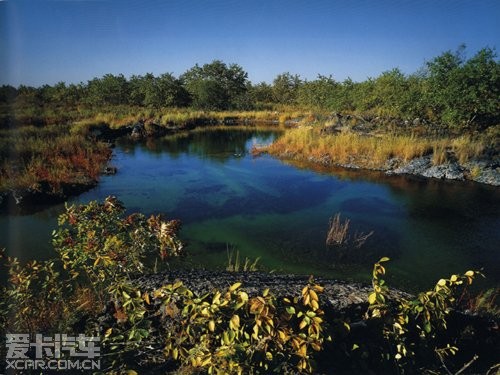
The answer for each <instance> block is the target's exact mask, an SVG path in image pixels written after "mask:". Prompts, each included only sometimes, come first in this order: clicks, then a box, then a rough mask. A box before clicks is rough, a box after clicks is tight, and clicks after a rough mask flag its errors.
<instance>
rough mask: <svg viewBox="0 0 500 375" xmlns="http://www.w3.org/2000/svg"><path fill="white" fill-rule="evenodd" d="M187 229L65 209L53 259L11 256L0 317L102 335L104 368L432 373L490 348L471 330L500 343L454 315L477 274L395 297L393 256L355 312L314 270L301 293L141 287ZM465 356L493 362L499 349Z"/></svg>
mask: <svg viewBox="0 0 500 375" xmlns="http://www.w3.org/2000/svg"><path fill="white" fill-rule="evenodd" d="M179 228H180V226H179V223H178V222H177V221H175V220H174V221H165V220H163V219H162V218H160V217H157V216H151V217H150V218H146V217H144V216H143V215H141V214H138V213H133V214H130V215H125V214H124V207H123V206H122V205H121V203H120V202H119V201H117V200H116V199H115V198H112V197H109V198H107V199H106V200H105V201H104V203H97V202H91V203H89V204H88V205H82V206H67V207H66V212H65V213H63V214H62V215H61V216H60V218H59V229H58V230H57V231H55V232H54V234H53V244H54V248H55V250H56V252H57V254H58V257H57V258H56V259H52V260H48V261H43V262H36V261H32V262H29V263H27V264H26V265H21V264H20V263H19V262H18V261H17V260H16V259H15V258H7V257H4V258H3V260H4V261H5V262H6V265H7V267H8V269H9V280H8V284H7V286H6V287H4V288H3V290H2V294H1V296H2V298H1V299H0V304H1V309H0V311H1V313H2V314H1V315H0V319H1V325H0V326H1V327H3V329H6V330H9V331H16V332H28V331H29V332H37V333H43V334H51V333H55V332H66V333H68V334H76V333H82V332H83V331H84V332H85V334H86V335H97V336H100V337H101V338H102V341H101V359H102V364H101V370H103V371H118V372H123V371H126V370H129V371H139V372H142V371H153V370H155V369H157V370H160V371H163V372H165V371H174V370H179V371H182V373H193V374H194V373H200V372H201V373H209V374H219V373H220V374H242V373H274V372H276V371H277V372H280V373H311V372H313V371H319V372H320V373H322V372H324V371H328V372H331V371H336V372H339V373H343V372H352V371H364V370H367V369H370V370H371V371H376V372H383V373H388V372H391V373H392V372H398V373H415V372H418V373H429V374H431V373H436V371H440V370H441V369H443V368H445V369H451V370H453V371H457V370H459V369H460V368H461V367H462V368H463V367H464V364H466V362H467V361H469V360H470V358H472V356H473V355H475V354H478V353H479V354H480V355H481V356H482V355H483V352H485V353H488V345H485V346H484V347H474V348H472V349H471V348H470V347H468V346H467V345H468V343H469V341H470V340H469V337H470V335H473V336H474V335H475V338H474V340H477V337H478V336H480V335H481V337H482V335H485V337H484V339H485V340H490V341H488V342H490V344H491V345H492V346H493V347H494V345H495V344H494V340H495V339H494V335H493V334H492V333H489V334H488V333H487V332H489V331H488V328H487V327H488V325H487V324H486V325H485V326H484V327H483V326H481V325H477V324H475V323H474V324H471V325H463V324H462V325H460V324H459V325H458V326H457V322H456V321H457V319H463V316H462V315H461V313H459V312H457V311H456V309H457V308H458V307H459V306H460V305H459V304H460V303H463V302H464V301H462V300H461V299H462V298H458V297H459V296H463V295H464V294H465V293H466V290H467V287H468V286H469V285H470V284H471V283H472V280H473V279H474V278H475V277H476V276H479V275H481V273H480V272H478V271H467V272H466V273H465V274H463V275H452V276H451V277H450V278H448V279H441V280H439V281H438V282H437V284H436V285H435V287H434V288H433V289H431V290H429V291H426V292H423V293H420V294H418V295H417V297H411V296H403V295H401V294H400V295H399V297H397V298H396V297H394V295H392V294H391V293H390V290H389V289H388V286H387V285H386V283H385V281H384V280H383V277H384V275H385V272H386V270H385V266H384V263H385V262H387V261H388V260H389V259H388V258H382V259H380V261H379V262H377V263H376V264H375V266H374V268H373V279H372V291H371V293H370V294H369V295H368V296H367V300H366V302H365V303H364V304H361V305H357V306H358V308H356V309H354V310H353V311H352V312H350V313H349V312H345V311H344V312H343V313H341V312H340V311H335V310H332V308H331V306H329V303H328V299H326V298H325V297H323V296H322V295H323V294H324V293H326V292H327V290H326V289H325V287H324V286H322V285H319V284H318V283H316V282H314V280H313V279H310V281H309V283H305V285H303V288H302V290H301V293H300V294H298V295H295V294H294V293H291V292H290V291H288V292H287V293H286V294H284V295H283V292H281V294H275V292H274V291H273V290H270V289H263V290H259V291H258V292H257V293H255V292H250V291H248V290H246V289H245V285H244V283H242V282H235V283H234V284H232V285H228V286H227V287H226V288H222V289H216V290H212V291H210V292H209V293H206V294H199V293H198V292H196V291H193V290H190V289H189V288H188V287H186V286H185V285H184V284H183V283H182V281H177V282H174V283H171V284H165V285H161V286H158V287H156V288H155V289H154V290H148V289H144V287H142V288H141V287H140V285H141V284H140V283H138V282H137V280H136V278H137V276H140V275H141V274H143V273H144V272H148V271H151V270H152V268H151V265H150V263H151V259H148V258H146V255H148V254H149V255H151V256H158V257H159V259H163V260H168V259H171V257H175V256H178V255H180V254H181V252H182V251H183V248H182V244H181V243H180V242H179V240H178V239H177V234H178V230H179ZM240 276H241V275H240ZM395 298H396V299H395ZM478 298H480V300H479V299H478V300H476V301H478V302H476V303H477V305H478V306H479V305H480V306H482V308H487V309H488V310H491V303H492V302H491V295H490V294H488V295H483V296H481V297H478ZM484 300H487V301H488V302H487V303H484V302H479V301H484ZM103 308H104V309H103ZM477 311H479V309H478V310H477ZM482 324H483V325H484V324H485V323H482ZM481 327H483V328H481ZM485 327H486V328H485ZM2 333H4V332H2ZM2 337H4V336H3V335H2ZM485 343H486V342H485ZM462 345H463V347H462ZM461 350H465V351H464V352H463V353H462V352H461ZM457 352H458V353H459V354H457ZM472 362H476V360H474V361H472ZM466 365H467V367H469V366H472V368H474V369H476V370H477V369H481V370H482V371H485V370H487V369H488V368H490V367H491V368H493V367H492V366H494V365H495V358H488V357H487V356H486V357H484V358H481V360H480V361H477V363H469V364H466ZM476 365H479V367H474V366H476ZM451 370H449V371H451Z"/></svg>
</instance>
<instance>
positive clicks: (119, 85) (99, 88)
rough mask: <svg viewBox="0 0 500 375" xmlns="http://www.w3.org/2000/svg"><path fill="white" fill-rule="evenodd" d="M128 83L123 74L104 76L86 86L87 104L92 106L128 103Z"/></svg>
mask: <svg viewBox="0 0 500 375" xmlns="http://www.w3.org/2000/svg"><path fill="white" fill-rule="evenodd" d="M128 89H129V88H128V82H127V80H126V78H125V77H124V76H123V74H119V75H117V76H115V75H113V74H106V75H104V76H103V77H102V78H94V79H93V80H91V81H89V82H88V84H87V98H86V99H87V102H88V103H89V104H92V105H117V104H126V103H128V97H129V92H128Z"/></svg>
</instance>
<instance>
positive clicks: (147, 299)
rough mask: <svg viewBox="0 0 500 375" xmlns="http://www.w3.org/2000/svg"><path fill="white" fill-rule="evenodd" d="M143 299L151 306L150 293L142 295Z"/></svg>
mask: <svg viewBox="0 0 500 375" xmlns="http://www.w3.org/2000/svg"><path fill="white" fill-rule="evenodd" d="M142 299H143V300H144V301H145V302H146V303H147V304H148V305H149V304H150V302H149V293H144V294H143V295H142Z"/></svg>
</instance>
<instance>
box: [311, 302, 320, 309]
mask: <svg viewBox="0 0 500 375" xmlns="http://www.w3.org/2000/svg"><path fill="white" fill-rule="evenodd" d="M311 307H312V309H313V310H314V311H316V310H318V309H319V304H318V301H317V300H312V301H311Z"/></svg>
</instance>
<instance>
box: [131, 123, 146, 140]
mask: <svg viewBox="0 0 500 375" xmlns="http://www.w3.org/2000/svg"><path fill="white" fill-rule="evenodd" d="M130 136H131V137H132V138H134V139H140V138H143V137H145V136H146V128H145V126H144V123H143V122H138V123H137V124H134V125H133V126H132V132H131V133H130Z"/></svg>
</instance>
